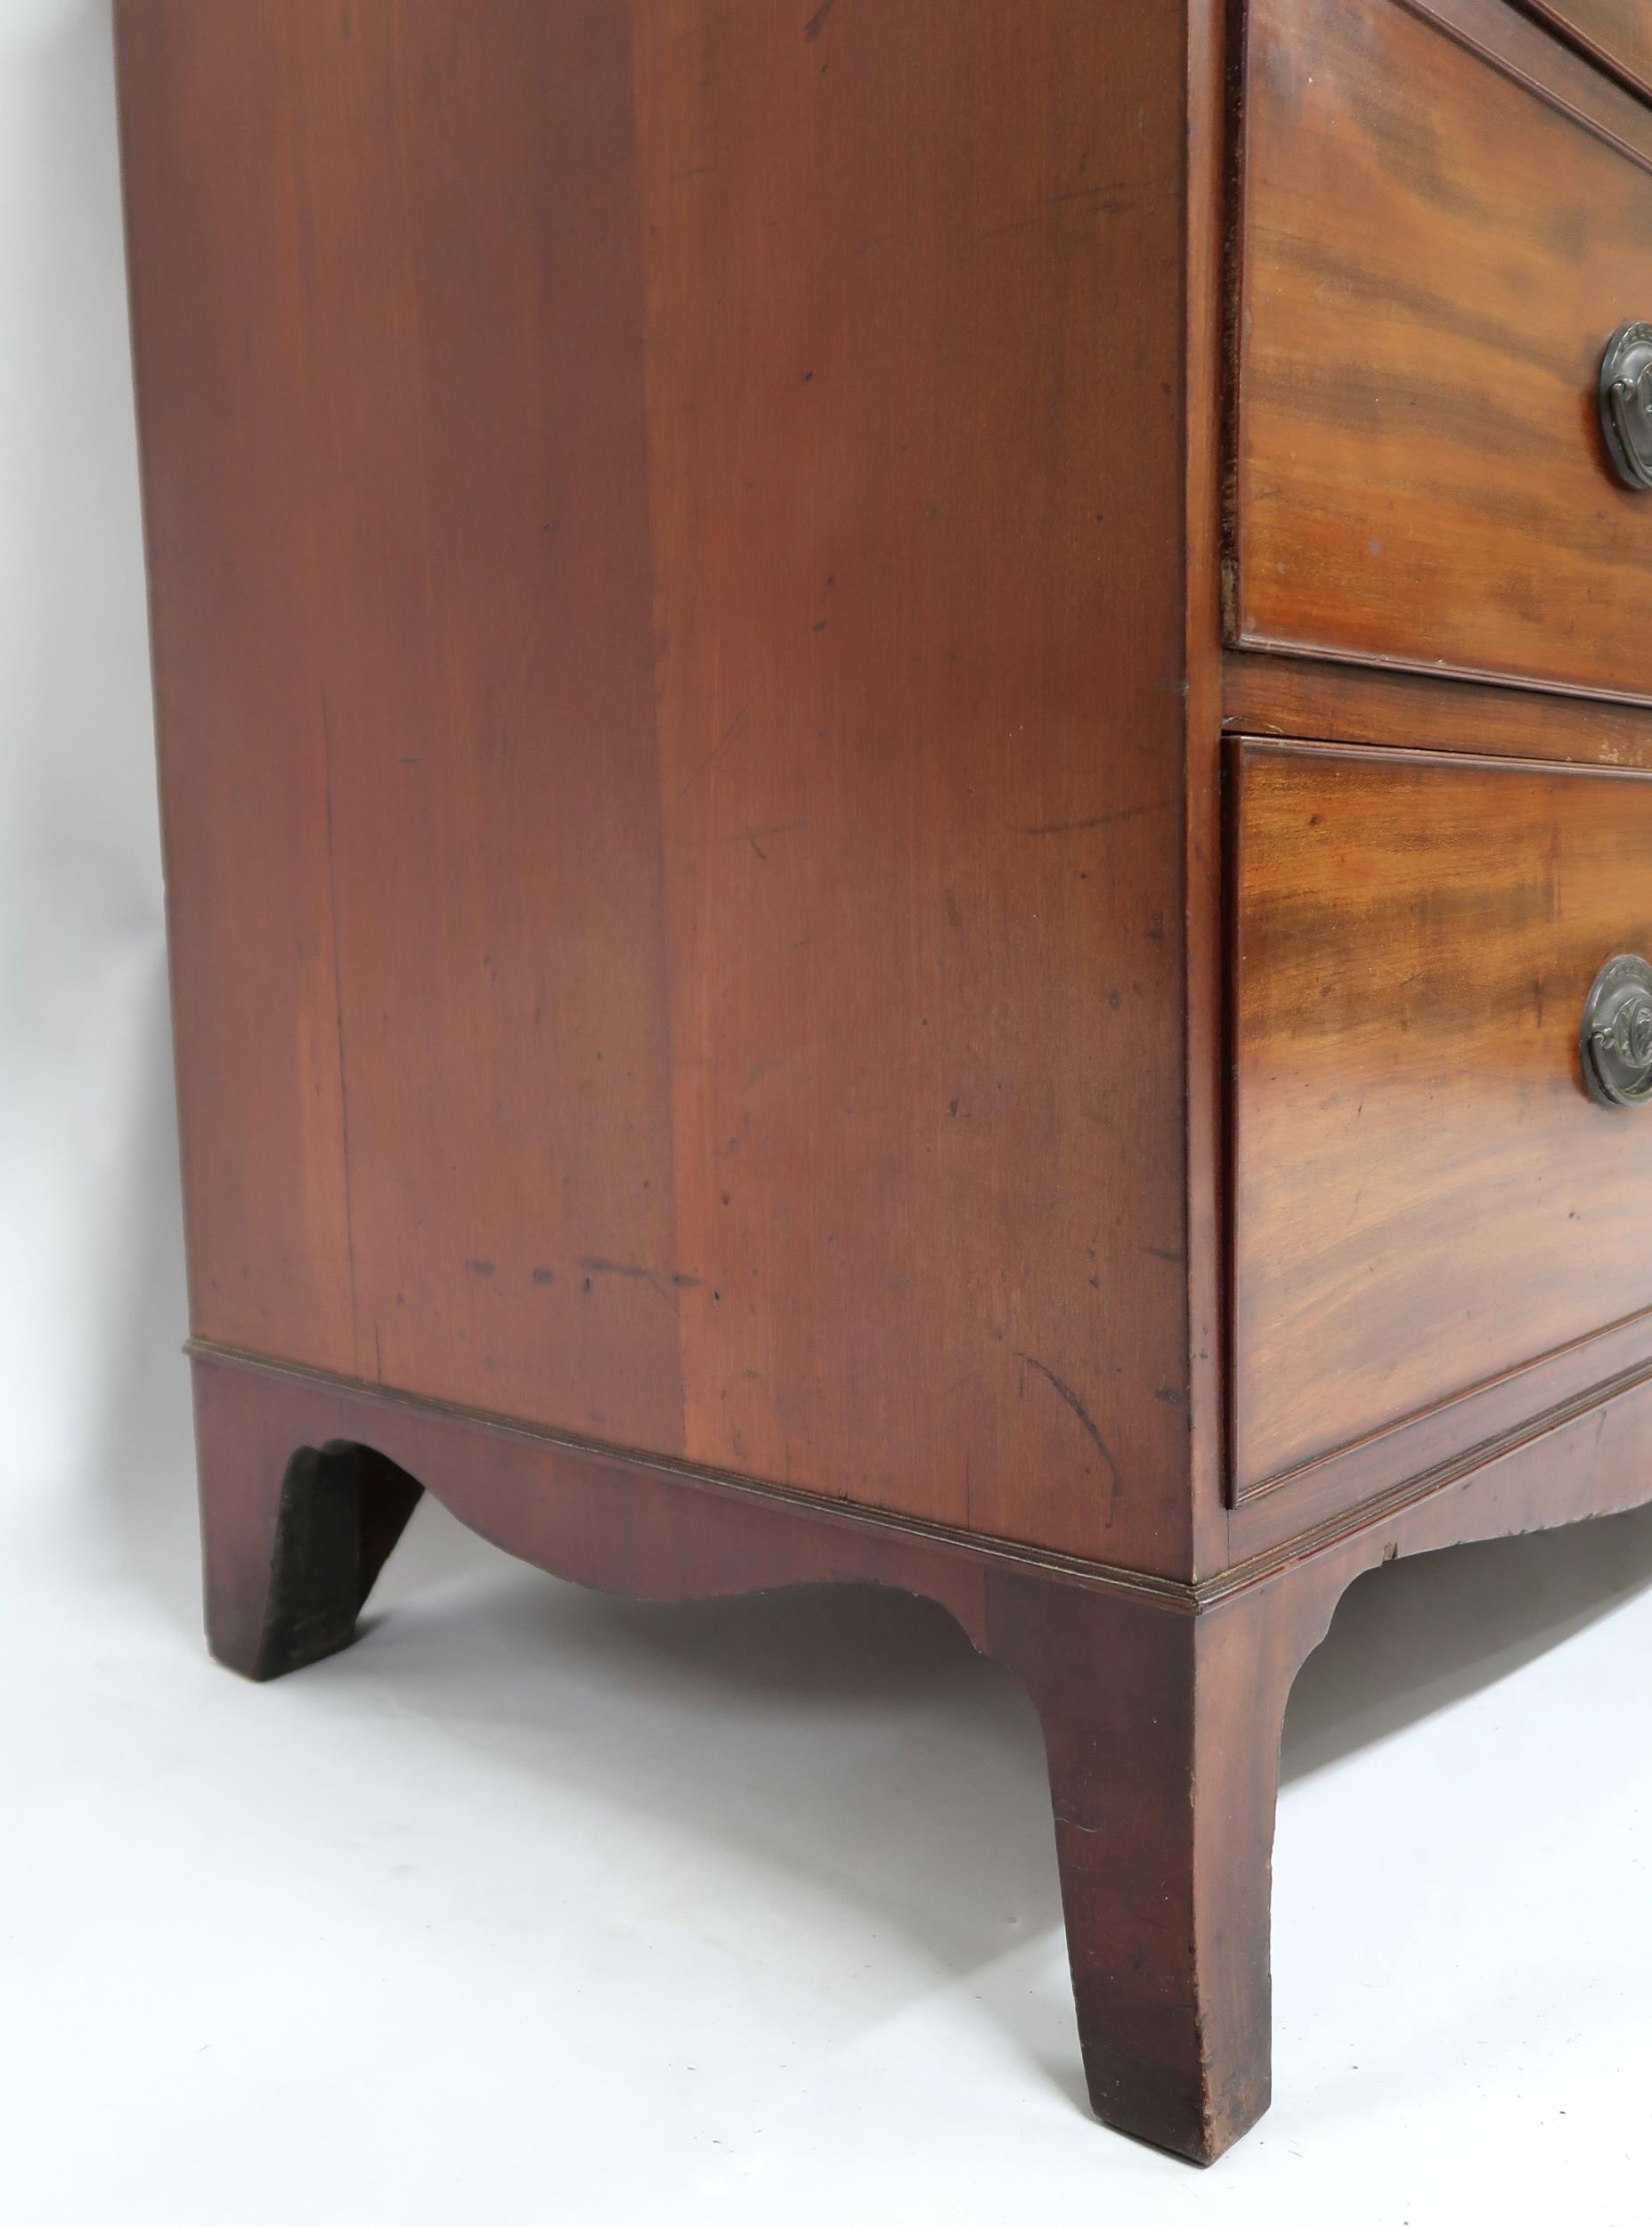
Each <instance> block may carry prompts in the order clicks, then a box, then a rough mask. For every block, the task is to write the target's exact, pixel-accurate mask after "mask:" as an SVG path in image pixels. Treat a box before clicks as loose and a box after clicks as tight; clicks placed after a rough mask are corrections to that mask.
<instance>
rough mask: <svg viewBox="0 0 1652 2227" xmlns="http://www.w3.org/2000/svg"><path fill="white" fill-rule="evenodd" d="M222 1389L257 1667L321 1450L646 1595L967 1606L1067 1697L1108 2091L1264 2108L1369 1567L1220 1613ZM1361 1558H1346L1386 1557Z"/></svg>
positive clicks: (1068, 1572)
mask: <svg viewBox="0 0 1652 2227" xmlns="http://www.w3.org/2000/svg"><path fill="white" fill-rule="evenodd" d="M195 1384H196V1414H197V1426H198V1442H199V1454H200V1477H201V1491H202V1504H203V1511H204V1513H205V1517H206V1521H207V1531H208V1611H209V1628H210V1631H211V1635H212V1639H213V1644H214V1647H215V1650H216V1652H218V1653H219V1654H220V1655H221V1656H222V1657H223V1658H224V1660H228V1661H230V1662H231V1663H232V1666H233V1667H235V1668H242V1669H252V1670H253V1672H254V1674H255V1675H259V1676H264V1675H270V1674H272V1673H273V1672H274V1671H277V1670H280V1669H281V1668H290V1667H293V1664H294V1662H296V1661H297V1660H298V1659H300V1651H295V1652H293V1653H292V1655H291V1656H290V1657H289V1658H283V1657H281V1655H280V1654H279V1652H275V1651H273V1649H272V1647H271V1645H270V1643H269V1641H268V1639H267V1638H266V1637H265V1636H264V1635H266V1634H267V1633H268V1632H269V1630H270V1629H271V1628H272V1627H273V1624H274V1623H275V1621H276V1614H275V1612H274V1611H272V1610H270V1609H268V1608H266V1607H265V1606H264V1592H265V1588H267V1587H271V1585H272V1583H273V1584H274V1587H275V1588H276V1589H277V1590H279V1587H280V1584H281V1573H280V1570H279V1569H278V1570H276V1572H275V1576H274V1579H273V1580H272V1557H271V1543H270V1542H271V1534H272V1529H273V1516H272V1511H273V1508H274V1507H275V1506H276V1505H278V1504H280V1502H281V1499H282V1494H283V1487H282V1481H283V1479H285V1480H286V1481H287V1482H286V1487H285V1497H286V1499H287V1500H288V1502H289V1503H290V1501H291V1500H292V1498H293V1497H294V1496H295V1494H296V1493H297V1492H299V1491H301V1490H316V1489H320V1484H319V1483H318V1481H317V1480H318V1472H321V1481H325V1472H329V1471H330V1472H332V1476H333V1479H334V1480H335V1481H343V1480H344V1479H346V1477H347V1476H348V1474H349V1473H350V1472H351V1468H352V1465H353V1464H359V1465H362V1468H363V1470H364V1472H366V1473H370V1474H371V1475H372V1476H374V1477H375V1478H377V1479H379V1480H384V1481H392V1482H393V1483H394V1482H395V1481H402V1482H403V1484H404V1483H405V1481H406V1479H407V1476H408V1473H409V1472H411V1473H412V1474H415V1475H417V1476H418V1477H419V1479H420V1480H421V1481H423V1482H424V1483H425V1484H427V1486H428V1487H429V1489H430V1490H431V1491H432V1492H433V1493H434V1494H435V1496H436V1497H439V1498H441V1499H442V1500H444V1502H445V1503H446V1505H448V1506H449V1507H450V1508H452V1510H453V1512H454V1513H456V1514H458V1515H460V1517H462V1519H463V1520H464V1521H466V1522H467V1523H468V1524H470V1525H471V1526H472V1527H473V1528H474V1529H476V1530H478V1531H480V1532H481V1533H482V1534H483V1535H484V1537H486V1538H492V1539H493V1540H494V1541H495V1542H496V1543H497V1544H498V1545H500V1546H504V1547H506V1548H507V1549H509V1551H510V1552H512V1553H515V1554H520V1555H523V1556H524V1557H525V1558H526V1559H527V1560H529V1561H532V1562H537V1563H539V1564H541V1566H542V1567H544V1568H546V1569H549V1570H557V1571H559V1572H560V1573H561V1574H563V1575H564V1576H567V1577H573V1578H579V1579H580V1580H581V1581H582V1582H584V1583H587V1584H593V1585H599V1586H603V1587H609V1588H612V1589H615V1590H619V1591H623V1592H625V1593H627V1594H631V1595H637V1596H639V1597H642V1598H646V1599H650V1600H664V1599H677V1598H687V1597H703V1596H705V1595H720V1594H728V1593H737V1592H743V1591H746V1590H751V1589H755V1588H760V1587H771V1586H776V1585H786V1584H802V1583H818V1582H821V1581H824V1580H834V1581H846V1580H851V1579H870V1580H873V1581H875V1582H877V1583H881V1584H888V1585H897V1586H900V1587H904V1588H906V1589H907V1590H910V1591H913V1592H917V1593H922V1594H924V1595H929V1596H931V1597H932V1598H933V1599H936V1600H938V1601H940V1602H941V1603H943V1604H944V1605H945V1606H946V1607H947V1608H948V1609H949V1610H950V1611H951V1612H952V1613H953V1614H954V1615H955V1616H956V1618H957V1619H958V1620H959V1621H960V1623H962V1625H963V1626H964V1629H965V1630H966V1631H967V1632H968V1634H969V1635H970V1637H971V1638H972V1640H973V1642H974V1643H975V1644H976V1645H977V1646H978V1647H980V1648H981V1649H982V1650H983V1651H985V1652H989V1653H991V1654H993V1655H994V1656H996V1657H997V1658H998V1659H999V1660H1002V1661H1004V1662H1005V1664H1006V1665H1007V1666H1008V1667H1009V1668H1011V1669H1013V1671H1014V1672H1015V1673H1016V1675H1017V1676H1020V1677H1021V1679H1022V1680H1023V1682H1024V1683H1025V1684H1026V1685H1027V1686H1028V1687H1029V1691H1030V1692H1031V1693H1032V1696H1033V1699H1034V1701H1035V1703H1036V1704H1037V1706H1038V1709H1039V1712H1040V1716H1041V1718H1042V1721H1043V1725H1044V1728H1045V1737H1046V1745H1047V1749H1048V1753H1049V1761H1050V1773H1051V1784H1052V1791H1053V1796H1054V1808H1055V1820H1056V1848H1057V1855H1058V1858H1059V1862H1060V1867H1061V1873H1062V1895H1063V1900H1064V1904H1065V1909H1066V1916H1067V1925H1068V1938H1069V1944H1070V1954H1071V1961H1072V1968H1073V1979H1074V1988H1075V1995H1076V1998H1077V2003H1078V2027H1079V2035H1080V2040H1081V2043H1082V2047H1083V2052H1084V2058H1085V2064H1086V2075H1087V2078H1088V2082H1089V2088H1090V2094H1091V2098H1092V2101H1093V2102H1094V2104H1095V2109H1096V2111H1097V2113H1098V2114H1099V2115H1100V2116H1101V2117H1103V2118H1104V2119H1105V2120H1107V2121H1108V2123H1109V2124H1110V2125H1115V2126H1118V2127H1120V2128H1122V2129H1124V2130H1125V2131H1127V2132H1128V2133H1134V2134H1136V2135H1138V2136H1140V2137H1141V2138H1142V2139H1143V2140H1144V2141H1152V2142H1155V2143H1158V2144H1159V2145H1160V2146H1161V2147H1164V2148H1167V2149H1170V2150H1176V2151H1178V2152H1180V2153H1181V2154H1183V2155H1185V2156H1188V2157H1191V2158H1196V2159H1198V2160H1200V2162H1208V2160H1209V2159H1210V2158H1213V2157H1215V2156H1216V2155H1217V2154H1219V2152H1220V2151H1221V2150H1223V2149H1225V2147H1226V2146H1227V2145H1228V2143H1229V2142H1231V2141H1233V2140H1234V2139H1235V2138H1236V2137H1237V2136H1238V2135H1239V2134H1241V2133H1243V2132H1244V2130H1245V2128H1246V2127H1247V2126H1248V2125H1250V2124H1251V2123H1252V2122H1253V2121H1254V2119H1255V2118H1256V2117H1257V2116H1258V2114H1259V2113H1260V2112H1261V2111H1262V2110H1263V2109H1265V2107H1266V2102H1267V2095H1268V2064H1269V2054H1270V2037H1269V2016H1268V1864H1269V1851H1270V1849H1271V1847H1272V1840H1273V1830H1274V1797H1275V1791H1276V1784H1277V1770H1278V1750H1279V1736H1280V1727H1281V1723H1282V1716H1283V1710H1284V1704H1285V1697H1286V1694H1287V1693H1288V1691H1289V1687H1290V1680H1291V1678H1292V1677H1293V1676H1294V1675H1295V1671H1296V1668H1297V1666H1298V1662H1299V1660H1301V1658H1302V1657H1303V1656H1304V1655H1305V1654H1306V1652H1307V1651H1308V1649H1309V1647H1310V1646H1312V1645H1313V1644H1314V1643H1315V1642H1316V1641H1317V1639H1318V1638H1319V1637H1320V1636H1321V1635H1322V1631H1323V1629H1324V1627H1325V1624H1326V1622H1327V1621H1328V1619H1329V1616H1330V1612H1331V1604H1332V1603H1334V1599H1335V1593H1336V1591H1339V1590H1340V1587H1341V1586H1342V1585H1343V1584H1345V1583H1346V1582H1347V1575H1345V1574H1343V1564H1340V1563H1339V1565H1338V1569H1337V1572H1336V1575H1335V1580H1334V1583H1335V1590H1333V1591H1332V1592H1331V1593H1330V1594H1327V1593H1326V1591H1325V1589H1324V1587H1323V1586H1322V1583H1321V1582H1320V1579H1319V1578H1318V1577H1317V1575H1314V1576H1311V1577H1310V1578H1307V1579H1303V1578H1299V1577H1298V1578H1292V1579H1291V1580H1290V1582H1289V1583H1286V1582H1284V1581H1283V1580H1282V1579H1281V1578H1277V1577H1276V1578H1274V1580H1273V1581H1272V1582H1271V1583H1270V1584H1268V1585H1266V1586H1264V1587H1258V1588H1256V1589H1254V1590H1253V1591H1249V1592H1247V1593H1245V1594H1243V1595H1240V1596H1237V1597H1235V1598H1234V1599H1233V1600H1232V1601H1229V1602H1227V1603H1225V1604H1224V1605H1223V1606H1222V1607H1221V1608H1220V1609H1219V1610H1214V1611H1204V1612H1202V1613H1200V1612H1198V1611H1199V1608H1200V1603H1199V1601H1198V1597H1197V1595H1195V1594H1194V1593H1193V1592H1192V1589H1190V1588H1188V1587H1177V1586H1175V1585H1171V1584H1168V1583H1165V1582H1162V1581H1161V1582H1157V1583H1155V1582H1153V1581H1143V1580H1140V1579H1128V1578H1124V1577H1123V1576H1122V1574H1119V1575H1115V1576H1114V1577H1112V1578H1105V1577H1103V1576H1100V1575H1098V1574H1096V1573H1092V1572H1085V1571H1081V1570H1077V1569H1071V1568H1065V1569H1064V1568H1062V1567H1061V1566H1059V1565H1057V1564H1054V1563H1050V1562H1040V1560H1039V1558H1038V1557H1036V1556H1034V1555H1031V1554H1028V1553H1026V1552H1025V1551H1012V1550H1010V1549H1007V1548H1000V1549H997V1550H995V1549H993V1548H992V1547H991V1546H989V1545H985V1544H983V1543H981V1542H979V1541H975V1540H972V1539H969V1538H964V1537H962V1536H953V1537H948V1536H944V1535H940V1534H933V1533H929V1534H926V1533H925V1532H924V1530H921V1529H919V1528H917V1527H915V1526H913V1525H911V1524H910V1523H907V1522H905V1521H900V1520H898V1519H894V1518H884V1519H877V1518H874V1517H871V1516H867V1515H864V1514H856V1515H850V1514H847V1513H834V1512H832V1511H829V1510H826V1509H824V1508H822V1507H821V1506H820V1505H819V1504H818V1502H811V1501H810V1499H809V1498H808V1497H805V1496H802V1495H791V1496H786V1495H780V1494H777V1493H775V1492H773V1491H770V1490H764V1489H755V1488H753V1487H751V1486H749V1485H743V1484H741V1483H740V1482H739V1481H735V1480H730V1479H726V1478H725V1479H718V1478H714V1477H712V1476H709V1475H706V1474H703V1473H702V1474H694V1473H691V1472H687V1471H684V1470H682V1469H680V1468H673V1467H668V1466H666V1465H663V1464H659V1465H652V1466H648V1465H644V1464H639V1463H637V1462H628V1461H625V1460H623V1459H620V1458H618V1457H616V1456H612V1455H610V1454H607V1453H605V1452H603V1451H601V1450H599V1449H594V1448H582V1447H576V1446H571V1445H568V1444H566V1443H562V1442H558V1441H557V1440H554V1439H552V1438H550V1437H549V1436H548V1435H546V1434H544V1433H542V1432H533V1431H529V1430H526V1429H524V1428H522V1427H521V1426H518V1425H510V1424H501V1423H493V1422H490V1421H489V1420H488V1419H486V1418H484V1417H481V1416H477V1415H469V1414H466V1413H462V1412H460V1411H456V1410H453V1409H451V1408H444V1407H441V1406H439V1405H438V1404H436V1403H435V1402H431V1401H425V1400H415V1399H407V1398H403V1397H399V1396H395V1395H387V1394H384V1393H379V1392H374V1391H368V1390H366V1389H365V1388H363V1387H361V1386H357V1385H352V1384H348V1383H340V1382H330V1381H328V1380H326V1379H323V1378H321V1377H318V1376H314V1375H307V1374H302V1373H298V1372H290V1371H281V1370H279V1369H273V1368H270V1367H268V1366H263V1365H256V1364H249V1363H246V1362H239V1361H232V1360H229V1359H226V1358H223V1357H217V1356H213V1355H209V1354H205V1353H203V1354H200V1355H198V1357H197V1358H196V1362H195ZM366 1448H372V1449H373V1450H372V1451H371V1452H368V1451H366V1450H365V1449H366ZM346 1535H347V1526H346ZM335 1536H338V1535H335ZM1345 1560H1346V1562H1347V1574H1352V1571H1353V1569H1354V1568H1355V1567H1356V1566H1360V1564H1359V1558H1358V1555H1357V1554H1354V1555H1352V1556H1345ZM347 1563H348V1554H347V1546H341V1547H340V1549H339V1551H338V1554H337V1556H336V1565H335V1566H336V1570H337V1583H336V1585H335V1587H334V1601H335V1605H342V1603H343V1602H344V1601H345V1599H346V1596H348V1595H350V1594H351V1591H352V1588H353V1587H354V1580H355V1570H354V1565H350V1566H349V1567H346V1564H347ZM351 1612H352V1613H353V1612H354V1599H353V1598H352V1600H351ZM255 1635H257V1636H256V1637H255ZM325 1638H326V1642H327V1646H326V1649H325V1650H323V1648H322V1647H321V1646H320V1645H317V1646H314V1647H313V1648H311V1649H310V1650H309V1652H311V1653H313V1652H323V1651H330V1648H331V1647H332V1646H334V1645H337V1644H343V1643H342V1638H341V1636H340V1633H339V1630H338V1624H337V1621H336V1619H335V1620H331V1621H330V1622H329V1623H328V1625H327V1627H326V1631H325Z"/></svg>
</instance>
